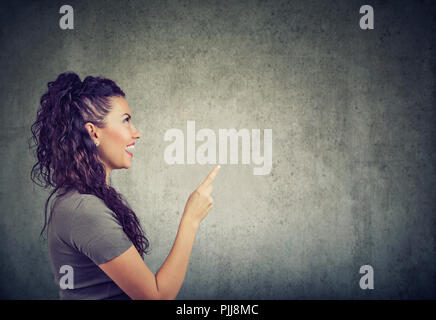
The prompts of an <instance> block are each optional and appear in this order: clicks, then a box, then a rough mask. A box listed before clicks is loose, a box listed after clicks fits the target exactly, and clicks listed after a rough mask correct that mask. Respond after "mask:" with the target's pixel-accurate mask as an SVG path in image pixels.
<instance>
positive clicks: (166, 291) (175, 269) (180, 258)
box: [156, 217, 198, 299]
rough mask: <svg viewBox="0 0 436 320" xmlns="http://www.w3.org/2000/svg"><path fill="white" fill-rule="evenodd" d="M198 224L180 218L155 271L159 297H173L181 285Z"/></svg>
mask: <svg viewBox="0 0 436 320" xmlns="http://www.w3.org/2000/svg"><path fill="white" fill-rule="evenodd" d="M197 230H198V224H196V223H194V222H192V221H191V220H189V219H187V218H184V217H183V218H182V220H181V222H180V225H179V229H178V231H177V236H176V239H175V240H174V244H173V247H172V249H171V251H170V253H169V254H168V257H167V258H166V260H165V262H164V263H163V264H162V266H161V267H160V269H159V270H158V271H157V273H156V285H157V288H158V292H159V297H160V299H174V298H175V297H176V296H177V294H178V293H179V291H180V288H181V287H182V284H183V281H184V279H185V275H186V270H187V268H188V264H189V258H190V256H191V251H192V247H193V245H194V240H195V235H196V233H197Z"/></svg>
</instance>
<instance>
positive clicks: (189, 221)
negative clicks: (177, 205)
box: [180, 215, 200, 231]
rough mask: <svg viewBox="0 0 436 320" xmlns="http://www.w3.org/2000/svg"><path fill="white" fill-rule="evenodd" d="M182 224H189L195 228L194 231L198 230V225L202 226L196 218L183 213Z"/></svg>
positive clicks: (188, 225)
mask: <svg viewBox="0 0 436 320" xmlns="http://www.w3.org/2000/svg"><path fill="white" fill-rule="evenodd" d="M180 225H184V226H187V227H189V228H192V229H194V231H197V229H198V227H199V226H200V221H195V220H194V219H192V218H189V217H187V216H186V215H183V217H182V220H181V222H180Z"/></svg>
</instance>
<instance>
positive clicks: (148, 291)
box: [99, 166, 219, 300]
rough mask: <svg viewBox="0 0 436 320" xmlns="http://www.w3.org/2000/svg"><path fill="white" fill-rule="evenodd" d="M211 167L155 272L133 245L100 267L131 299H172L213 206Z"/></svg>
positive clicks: (186, 208)
mask: <svg viewBox="0 0 436 320" xmlns="http://www.w3.org/2000/svg"><path fill="white" fill-rule="evenodd" d="M218 170H219V166H218V167H216V168H215V169H213V170H212V172H211V173H210V174H209V175H208V176H207V178H206V179H205V180H204V182H203V183H202V184H201V185H200V187H198V188H197V189H196V190H195V191H194V192H193V193H192V194H191V195H190V197H189V199H188V201H187V203H186V206H185V210H184V212H183V217H182V220H181V222H180V225H179V229H178V232H177V236H176V239H175V241H174V244H173V247H172V249H171V251H170V253H169V255H168V257H167V259H166V260H165V262H164V263H163V264H162V266H161V267H160V269H159V270H158V272H157V273H156V275H154V274H153V272H151V270H150V269H149V268H148V267H147V265H146V264H145V263H144V261H143V260H142V258H141V256H140V255H139V253H138V251H137V250H136V248H135V247H134V246H133V245H132V246H131V247H130V248H129V249H128V250H126V251H125V252H124V253H123V254H121V255H120V256H118V257H116V258H114V259H112V260H110V261H109V262H106V263H103V264H100V265H99V267H100V268H101V269H102V270H103V271H104V272H105V273H106V274H107V275H108V276H109V277H110V278H111V279H112V280H113V281H114V282H115V283H116V284H117V285H118V286H119V287H120V288H121V289H122V290H123V291H124V292H125V293H126V294H127V295H128V296H129V297H131V298H132V299H159V300H160V299H174V298H175V297H176V296H177V294H178V292H179V290H180V288H181V287H182V284H183V280H184V279H185V275H186V269H187V267H188V263H189V258H190V255H191V251H192V247H193V245H194V240H195V235H196V233H197V230H198V227H199V225H200V222H201V221H202V220H203V219H204V218H205V217H206V215H207V213H208V212H209V211H210V209H212V207H213V200H212V198H211V197H210V193H211V192H212V185H211V184H210V183H211V182H212V181H213V179H214V178H215V176H216V174H217V173H218Z"/></svg>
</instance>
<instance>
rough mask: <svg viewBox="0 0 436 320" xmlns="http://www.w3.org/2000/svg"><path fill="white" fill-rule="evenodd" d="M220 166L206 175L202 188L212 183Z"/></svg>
mask: <svg viewBox="0 0 436 320" xmlns="http://www.w3.org/2000/svg"><path fill="white" fill-rule="evenodd" d="M220 168H221V166H220V165H217V166H216V167H215V168H213V169H212V171H211V172H210V173H209V174H208V175H207V177H206V179H204V181H203V183H202V184H201V186H202V187H207V186H208V185H210V184H211V183H212V181H213V180H214V179H215V177H216V175H217V173H218V171H219V170H220Z"/></svg>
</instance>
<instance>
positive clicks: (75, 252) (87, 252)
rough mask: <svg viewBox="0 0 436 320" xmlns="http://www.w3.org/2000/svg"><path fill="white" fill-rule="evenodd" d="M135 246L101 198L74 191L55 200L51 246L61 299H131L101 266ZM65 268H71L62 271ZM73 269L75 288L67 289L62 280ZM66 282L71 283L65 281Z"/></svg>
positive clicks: (50, 252) (49, 231)
mask: <svg viewBox="0 0 436 320" xmlns="http://www.w3.org/2000/svg"><path fill="white" fill-rule="evenodd" d="M132 245H133V243H132V242H131V241H130V239H129V238H128V236H127V235H126V234H125V232H124V230H123V228H122V226H121V225H120V224H119V222H118V220H117V219H116V216H115V213H114V212H113V211H112V210H110V209H109V208H108V207H107V206H106V204H105V203H104V201H103V200H101V199H100V198H98V197H97V196H95V195H91V194H80V193H79V192H78V191H77V190H73V191H70V192H69V193H67V194H66V195H64V196H63V197H60V198H58V199H55V201H54V203H53V210H52V218H51V221H50V223H49V225H48V247H49V254H50V260H51V265H52V269H53V273H54V281H55V283H56V285H57V286H59V297H60V299H86V300H101V299H130V298H129V296H127V295H126V294H125V293H124V292H123V291H122V290H121V289H120V287H118V286H117V284H116V283H115V282H113V280H112V279H111V278H109V277H108V276H107V275H106V274H105V273H104V272H103V270H101V269H100V268H99V267H98V265H99V264H102V263H105V262H107V261H110V260H112V259H113V258H116V257H118V256H119V255H121V254H122V253H123V252H125V251H126V250H127V249H129V248H130V247H131V246H132ZM62 266H67V267H63V269H62V271H61V267H62ZM70 267H71V268H70ZM71 270H72V271H73V272H72V275H73V279H74V280H73V281H72V282H73V287H74V288H73V289H69V288H65V289H63V288H62V287H66V286H65V285H63V286H61V285H60V280H61V278H62V277H66V275H67V274H69V273H70V274H71V272H70V271H71ZM70 279H71V278H70ZM62 283H63V284H65V283H71V282H70V281H66V279H65V278H63V282H62Z"/></svg>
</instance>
